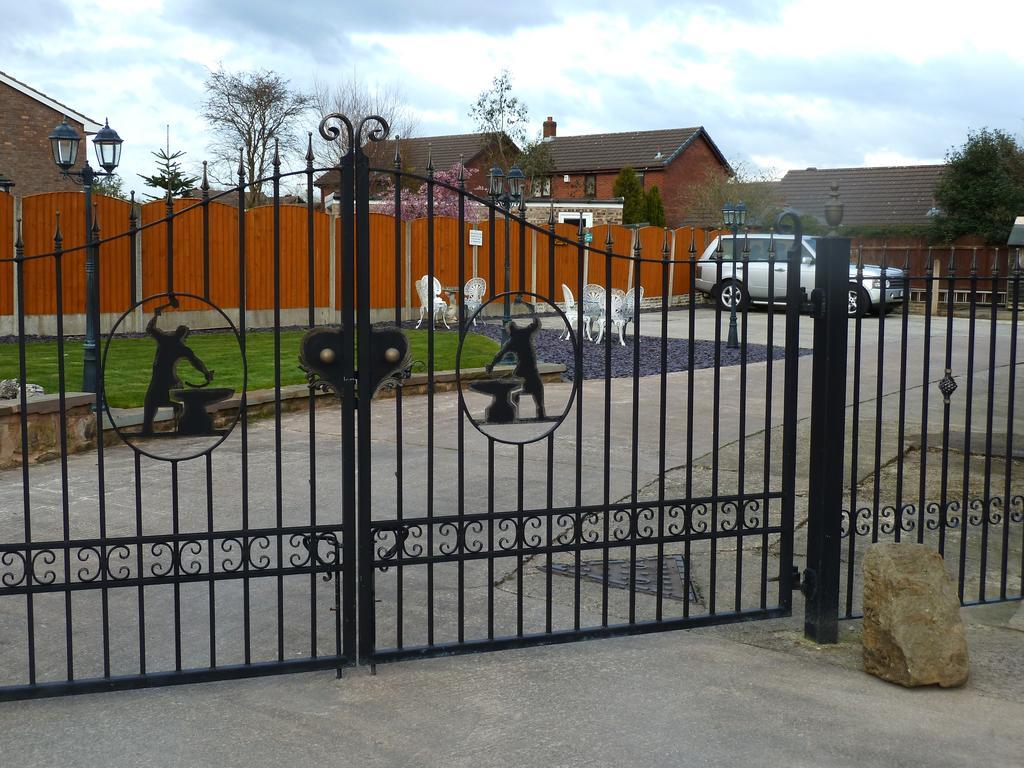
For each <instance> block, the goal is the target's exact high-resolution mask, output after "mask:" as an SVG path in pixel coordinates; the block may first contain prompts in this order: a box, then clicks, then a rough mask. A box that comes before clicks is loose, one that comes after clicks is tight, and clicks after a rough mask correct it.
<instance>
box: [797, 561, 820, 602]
mask: <svg viewBox="0 0 1024 768" xmlns="http://www.w3.org/2000/svg"><path fill="white" fill-rule="evenodd" d="M817 586H818V578H817V574H816V573H815V572H814V571H813V570H812V569H810V568H805V569H804V576H803V579H802V582H801V584H800V592H802V593H803V596H804V597H805V598H807V599H808V600H810V599H811V597H812V596H813V595H814V590H815V589H816V588H817Z"/></svg>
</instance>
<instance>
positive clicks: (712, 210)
mask: <svg viewBox="0 0 1024 768" xmlns="http://www.w3.org/2000/svg"><path fill="white" fill-rule="evenodd" d="M730 164H731V165H732V168H733V171H734V173H733V175H732V176H729V175H728V173H726V172H725V170H724V169H723V168H720V167H716V168H709V169H708V170H707V172H706V173H705V174H704V178H703V179H701V180H700V182H698V183H697V184H696V185H695V186H694V187H693V189H692V190H691V192H690V200H689V206H688V211H687V216H686V218H687V219H688V220H689V221H692V222H693V223H695V224H697V225H699V226H705V227H717V226H720V225H721V223H722V208H723V206H724V205H725V203H726V202H734V203H735V202H739V201H741V200H742V201H743V204H744V205H745V206H747V224H749V225H750V226H755V227H758V226H759V227H769V226H771V224H772V222H773V221H775V216H776V214H778V213H779V211H781V210H782V199H781V196H780V194H779V187H778V184H777V183H776V182H775V181H774V179H775V178H776V174H775V173H774V172H772V171H771V170H759V169H756V168H750V167H749V166H747V165H746V164H745V163H744V162H742V161H738V160H733V161H732V162H731V163H730ZM807 231H808V230H807V229H806V228H805V229H804V232H807Z"/></svg>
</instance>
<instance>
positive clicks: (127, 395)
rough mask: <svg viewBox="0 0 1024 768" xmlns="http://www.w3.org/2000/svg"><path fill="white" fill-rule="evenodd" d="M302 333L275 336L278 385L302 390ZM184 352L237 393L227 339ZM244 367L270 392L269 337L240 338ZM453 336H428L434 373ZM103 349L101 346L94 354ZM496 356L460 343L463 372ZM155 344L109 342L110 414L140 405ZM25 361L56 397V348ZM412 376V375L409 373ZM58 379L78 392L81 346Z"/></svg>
mask: <svg viewBox="0 0 1024 768" xmlns="http://www.w3.org/2000/svg"><path fill="white" fill-rule="evenodd" d="M304 334H305V331H282V332H281V384H282V385H285V384H304V383H305V382H306V375H305V374H304V373H303V372H302V371H301V370H300V369H299V340H300V339H301V338H302V336H303V335H304ZM406 334H407V335H408V337H409V344H410V346H411V348H412V356H413V359H414V360H423V361H426V359H427V331H426V330H420V331H417V330H406ZM188 346H189V347H191V348H192V350H193V351H195V353H196V355H197V356H198V357H199V359H200V360H202V361H203V362H204V363H206V367H207V368H209V369H210V370H212V371H213V372H214V380H213V382H212V383H213V386H217V387H231V388H232V389H234V390H236V391H237V390H239V389H241V387H242V369H241V356H240V354H239V351H238V345H237V344H236V343H235V338H234V335H233V334H230V333H226V332H225V333H194V334H192V335H190V336H189V337H188ZM246 346H247V350H248V355H247V357H248V363H249V382H248V383H249V386H248V389H250V390H253V389H269V388H271V387H273V386H274V334H273V333H269V332H265V331H260V332H250V333H249V334H248V335H247V336H246ZM458 346H459V337H458V334H457V333H445V332H439V333H436V334H434V370H437V371H444V370H452V369H454V368H455V354H456V352H457V351H458ZM104 348H105V340H104V341H103V342H101V345H100V353H101V354H102V352H103V350H104ZM497 350H498V344H497V342H495V341H493V340H492V339H489V338H487V337H486V336H481V335H479V334H475V333H471V334H469V335H467V337H466V343H465V346H464V348H463V353H462V356H463V359H462V367H463V368H479V367H483V366H484V365H486V364H487V363H489V362H490V361H491V359H492V358H493V357H494V353H495V352H497ZM155 351H156V344H155V342H154V341H153V340H152V339H151V338H149V337H144V338H132V339H124V338H120V339H115V340H114V341H113V342H112V343H111V347H110V352H109V354H108V356H107V370H106V371H105V375H104V378H105V380H106V382H107V388H108V392H107V399H108V401H109V402H110V404H111V405H112V406H114V407H115V408H130V407H134V406H140V405H142V400H143V398H144V397H145V394H146V386H147V385H148V384H149V376H150V372H151V371H152V367H153V354H154V352H155ZM25 361H26V367H27V374H28V375H27V378H28V381H29V382H31V383H33V384H39V385H41V386H42V387H43V389H45V390H46V391H47V392H56V391H57V389H58V380H57V342H55V341H33V342H29V343H28V344H27V345H26V349H25ZM414 370H417V369H414ZM64 376H65V382H66V385H67V389H68V391H71V392H74V391H78V390H79V389H80V388H81V386H82V342H81V341H77V340H76V341H68V342H66V343H65V344H64ZM178 376H179V378H181V379H182V380H184V381H191V382H194V383H197V384H199V383H202V381H203V376H202V374H201V373H199V372H198V371H193V369H192V366H191V365H189V364H188V363H187V362H184V361H183V362H180V363H179V364H178ZM16 378H18V344H17V343H15V342H7V343H3V344H0V379H16Z"/></svg>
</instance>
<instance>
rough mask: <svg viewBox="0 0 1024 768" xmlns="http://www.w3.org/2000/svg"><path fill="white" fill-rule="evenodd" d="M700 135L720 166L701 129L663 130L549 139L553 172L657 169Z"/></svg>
mask: <svg viewBox="0 0 1024 768" xmlns="http://www.w3.org/2000/svg"><path fill="white" fill-rule="evenodd" d="M701 136H703V137H704V138H705V140H706V141H707V142H708V145H709V146H710V147H711V149H712V150H713V151H714V153H715V154H716V155H717V156H718V159H719V160H720V161H721V162H722V164H723V165H724V166H726V167H727V168H728V167H729V164H728V162H727V161H726V159H725V157H724V156H723V155H722V153H721V152H720V151H719V150H718V147H716V146H715V143H714V142H713V141H711V138H710V137H709V136H708V135H707V132H706V131H705V130H704V128H703V127H701V126H698V127H696V128H667V129H664V130H660V131H627V132H625V133H594V134H589V135H586V136H555V137H554V138H553V139H551V141H550V144H549V146H550V147H551V150H550V151H551V160H552V163H553V165H554V168H553V170H554V171H555V173H580V172H583V171H617V170H620V169H622V168H625V167H627V166H629V167H632V168H658V167H663V166H665V165H668V164H669V163H670V162H672V161H673V160H675V158H676V157H678V156H679V155H680V154H682V153H683V152H684V151H685V150H686V148H687V147H689V146H690V145H691V144H692V143H693V142H694V141H696V140H697V139H698V138H699V137H701Z"/></svg>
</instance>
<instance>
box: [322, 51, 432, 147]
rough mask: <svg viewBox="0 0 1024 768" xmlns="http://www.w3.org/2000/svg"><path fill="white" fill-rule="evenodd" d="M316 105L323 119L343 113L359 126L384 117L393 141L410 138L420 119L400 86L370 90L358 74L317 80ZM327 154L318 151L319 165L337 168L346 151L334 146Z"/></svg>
mask: <svg viewBox="0 0 1024 768" xmlns="http://www.w3.org/2000/svg"><path fill="white" fill-rule="evenodd" d="M313 105H314V109H315V111H316V112H317V114H318V115H319V119H323V117H324V116H326V115H329V114H331V113H332V112H340V113H341V114H343V115H345V116H346V117H347V118H348V119H349V120H351V121H352V125H354V126H358V125H359V123H360V121H361V120H362V119H363V118H365V117H369V116H370V115H378V116H380V117H383V118H384V119H385V120H386V121H387V123H388V126H389V127H390V129H391V130H390V134H389V136H390V137H391V138H394V137H396V136H401V137H402V138H403V139H408V138H410V137H411V136H412V135H413V134H414V133H415V131H416V127H417V120H416V115H415V113H414V112H413V111H412V109H410V108H409V106H408V104H407V103H406V98H405V93H404V92H403V91H402V89H401V87H400V86H399V85H398V84H396V83H385V84H377V85H373V86H370V85H369V84H367V82H366V81H365V80H363V79H361V78H360V77H359V75H358V73H356V71H355V70H353V71H352V73H351V74H350V75H348V76H347V77H345V78H343V79H341V80H337V81H331V82H328V81H325V80H320V79H316V80H314V81H313ZM328 147H329V148H328V149H327V150H326V151H324V150H321V149H319V148H317V149H316V150H315V151H316V154H317V165H318V166H326V165H334V164H336V163H338V161H339V160H340V159H341V155H342V153H343V152H345V151H346V148H345V147H343V146H341V145H339V144H338V143H337V142H331V143H330V144H329V145H328Z"/></svg>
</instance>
